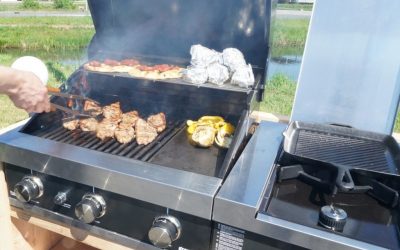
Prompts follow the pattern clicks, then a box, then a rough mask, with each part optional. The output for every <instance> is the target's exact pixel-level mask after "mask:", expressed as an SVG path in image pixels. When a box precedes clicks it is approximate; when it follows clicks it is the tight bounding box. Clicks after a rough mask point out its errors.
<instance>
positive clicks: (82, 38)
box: [0, 17, 94, 51]
mask: <svg viewBox="0 0 400 250" xmlns="http://www.w3.org/2000/svg"><path fill="white" fill-rule="evenodd" d="M0 34H1V36H0V51H5V50H7V49H19V50H25V51H28V50H44V51H50V50H52V49H57V50H72V49H80V48H84V47H86V46H87V44H88V43H89V41H90V39H91V38H92V36H93V34H94V28H93V25H92V21H91V19H90V17H16V18H15V17H14V18H11V17H3V18H0Z"/></svg>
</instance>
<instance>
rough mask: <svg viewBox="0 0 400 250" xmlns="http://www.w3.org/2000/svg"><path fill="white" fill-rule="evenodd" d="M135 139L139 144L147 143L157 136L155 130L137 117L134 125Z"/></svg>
mask: <svg viewBox="0 0 400 250" xmlns="http://www.w3.org/2000/svg"><path fill="white" fill-rule="evenodd" d="M135 131H136V141H137V143H138V144H139V145H147V144H149V143H151V142H152V141H154V139H156V137H157V130H156V129H155V128H154V127H152V126H151V125H150V124H148V123H147V122H146V121H145V120H143V119H138V120H137V122H136V125H135Z"/></svg>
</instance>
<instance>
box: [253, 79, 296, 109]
mask: <svg viewBox="0 0 400 250" xmlns="http://www.w3.org/2000/svg"><path fill="white" fill-rule="evenodd" d="M295 92H296V83H295V82H294V81H293V80H291V79H289V78H288V77H287V76H285V75H282V74H277V75H274V76H273V77H272V78H271V79H270V80H268V82H267V85H266V88H265V92H264V93H265V98H264V101H263V102H262V103H261V105H260V110H261V111H265V112H269V113H274V114H280V115H290V112H291V111H292V105H293V99H294V94H295Z"/></svg>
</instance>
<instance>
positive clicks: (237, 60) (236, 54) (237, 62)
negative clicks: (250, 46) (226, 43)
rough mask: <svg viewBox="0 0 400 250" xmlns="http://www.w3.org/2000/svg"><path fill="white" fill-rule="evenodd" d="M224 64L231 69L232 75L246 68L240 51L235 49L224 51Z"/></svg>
mask: <svg viewBox="0 0 400 250" xmlns="http://www.w3.org/2000/svg"><path fill="white" fill-rule="evenodd" d="M222 60H223V64H224V65H225V66H226V67H228V68H229V70H230V72H231V73H234V72H235V71H236V70H237V69H239V68H243V67H244V66H246V60H245V59H244V55H243V53H242V52H240V50H238V49H235V48H227V49H224V50H223V51H222Z"/></svg>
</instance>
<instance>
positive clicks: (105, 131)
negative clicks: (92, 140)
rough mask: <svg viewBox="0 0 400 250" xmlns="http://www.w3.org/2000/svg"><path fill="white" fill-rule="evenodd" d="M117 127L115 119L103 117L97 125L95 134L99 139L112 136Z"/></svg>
mask: <svg viewBox="0 0 400 250" xmlns="http://www.w3.org/2000/svg"><path fill="white" fill-rule="evenodd" d="M117 127H118V122H115V120H110V119H104V120H102V121H101V122H100V123H99V124H98V125H97V130H96V136H97V137H98V138H100V139H101V140H104V139H105V138H109V137H114V131H115V129H116V128H117Z"/></svg>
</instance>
